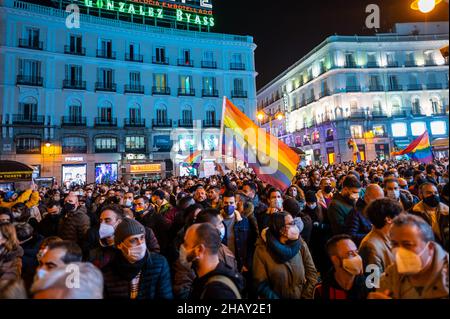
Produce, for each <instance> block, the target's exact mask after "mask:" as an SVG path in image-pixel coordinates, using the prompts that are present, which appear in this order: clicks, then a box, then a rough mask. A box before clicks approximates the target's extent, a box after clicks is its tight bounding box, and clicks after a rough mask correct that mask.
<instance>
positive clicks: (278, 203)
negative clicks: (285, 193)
mask: <svg viewBox="0 0 450 319" xmlns="http://www.w3.org/2000/svg"><path fill="white" fill-rule="evenodd" d="M270 204H271V206H272V208H278V209H282V208H283V199H282V198H274V199H272V200H271V201H270Z"/></svg>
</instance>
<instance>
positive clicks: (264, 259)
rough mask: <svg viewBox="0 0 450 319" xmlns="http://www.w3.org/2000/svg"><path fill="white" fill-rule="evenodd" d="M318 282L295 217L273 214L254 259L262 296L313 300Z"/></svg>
mask: <svg viewBox="0 0 450 319" xmlns="http://www.w3.org/2000/svg"><path fill="white" fill-rule="evenodd" d="M293 269H295V270H296V271H292V270H293ZM317 279H318V275H317V271H316V268H315V266H314V263H313V260H312V258H311V254H310V252H309V249H308V246H307V244H306V243H305V242H304V241H303V239H302V238H301V236H300V229H298V227H297V225H296V224H295V222H294V218H292V216H291V215H290V214H289V213H287V212H280V213H278V212H277V213H273V214H272V215H271V216H270V221H269V227H268V228H266V229H264V230H263V231H262V233H261V237H260V238H259V239H258V241H257V244H256V250H255V255H254V257H253V284H254V287H255V289H256V293H257V295H258V297H259V298H262V299H311V298H312V294H313V289H314V286H315V285H316V283H317Z"/></svg>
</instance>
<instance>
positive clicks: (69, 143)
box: [62, 136, 87, 154]
mask: <svg viewBox="0 0 450 319" xmlns="http://www.w3.org/2000/svg"><path fill="white" fill-rule="evenodd" d="M62 153H63V154H84V153H87V144H86V139H85V138H83V137H76V136H74V137H72V136H71V137H64V138H63V140H62Z"/></svg>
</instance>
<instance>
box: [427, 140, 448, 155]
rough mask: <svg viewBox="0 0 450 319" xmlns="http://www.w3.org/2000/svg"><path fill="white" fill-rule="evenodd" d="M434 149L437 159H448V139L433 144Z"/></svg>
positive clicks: (435, 141)
mask: <svg viewBox="0 0 450 319" xmlns="http://www.w3.org/2000/svg"><path fill="white" fill-rule="evenodd" d="M431 146H432V148H433V154H434V158H435V159H441V158H444V157H447V158H448V155H449V142H448V138H438V139H436V140H434V141H433V142H431Z"/></svg>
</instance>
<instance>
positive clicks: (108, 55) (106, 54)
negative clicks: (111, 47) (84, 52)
mask: <svg viewBox="0 0 450 319" xmlns="http://www.w3.org/2000/svg"><path fill="white" fill-rule="evenodd" d="M97 58H102V59H111V60H115V59H116V52H115V51H105V50H97Z"/></svg>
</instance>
